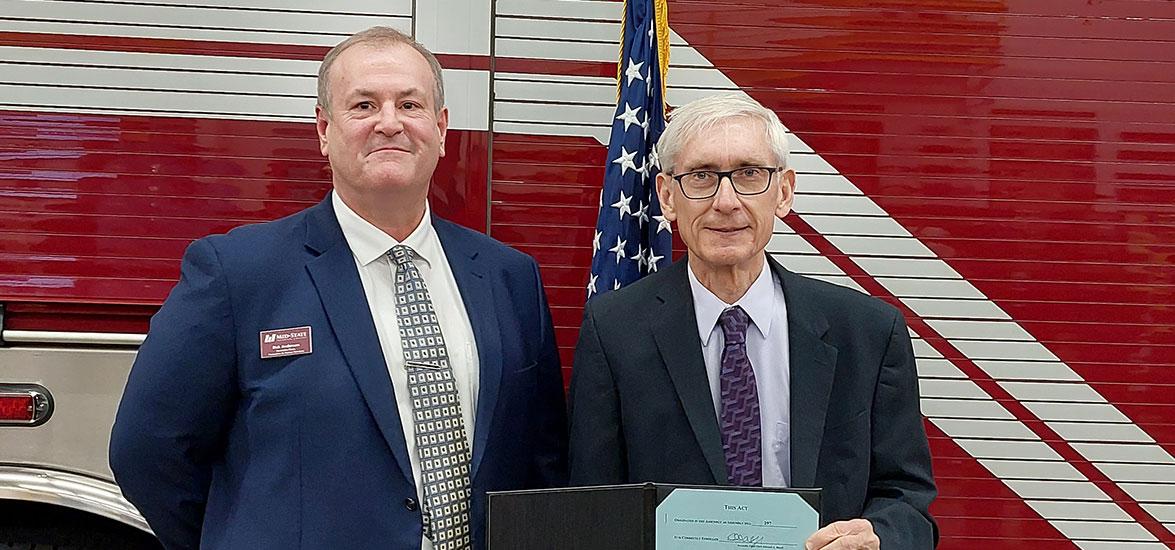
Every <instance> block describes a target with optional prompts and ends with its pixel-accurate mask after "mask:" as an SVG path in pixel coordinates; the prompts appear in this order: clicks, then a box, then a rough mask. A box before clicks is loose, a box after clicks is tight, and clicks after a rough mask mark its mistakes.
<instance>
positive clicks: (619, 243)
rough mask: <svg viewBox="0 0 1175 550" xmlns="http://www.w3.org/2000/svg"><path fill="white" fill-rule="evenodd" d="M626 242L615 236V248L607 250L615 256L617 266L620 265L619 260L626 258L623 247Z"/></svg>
mask: <svg viewBox="0 0 1175 550" xmlns="http://www.w3.org/2000/svg"><path fill="white" fill-rule="evenodd" d="M627 242H628V241H625V240H624V239H621V238H620V237H619V236H617V237H616V246H613V247H612V248H609V249H608V252H611V253H613V254H616V263H617V264H619V263H620V260H621V259H623V258H625V257H626V256H625V254H624V245H625V243H627Z"/></svg>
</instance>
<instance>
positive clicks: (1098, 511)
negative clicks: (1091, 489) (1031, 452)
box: [1026, 463, 1132, 521]
mask: <svg viewBox="0 0 1175 550" xmlns="http://www.w3.org/2000/svg"><path fill="white" fill-rule="evenodd" d="M1043 464H1052V463H1043ZM1026 502H1027V504H1028V505H1029V506H1031V507H1032V509H1033V510H1036V513H1038V514H1040V515H1041V517H1046V518H1064V519H1086V520H1110V521H1132V520H1131V518H1130V515H1129V514H1127V513H1126V512H1125V511H1123V510H1122V509H1121V508H1119V507H1118V506H1117V505H1116V504H1113V503H1110V502H1074V501H1067V500H1028V501H1026Z"/></svg>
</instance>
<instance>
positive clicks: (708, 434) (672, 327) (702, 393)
mask: <svg viewBox="0 0 1175 550" xmlns="http://www.w3.org/2000/svg"><path fill="white" fill-rule="evenodd" d="M685 270H686V261H685V259H682V260H680V261H678V262H677V263H675V264H673V265H672V266H670V267H669V268H668V269H667V270H666V271H667V273H666V274H665V275H666V276H665V277H664V279H665V284H664V286H662V287H661V288H660V289H659V290H658V292H657V301H658V303H657V304H655V306H654V307H655V309H654V310H653V311H651V314H652V315H653V316H654V320H653V323H652V328H653V338H654V340H656V342H657V349H658V350H659V351H660V352H661V358H662V360H664V361H665V368H666V369H668V370H669V377H670V379H672V380H673V386H674V388H675V389H676V390H677V397H678V399H680V400H681V406H682V408H684V409H685V416H686V418H687V419H688V420H689V423H690V427H691V428H692V429H693V432H694V437H695V438H697V440H698V445H699V446H700V447H701V448H702V455H703V456H704V457H705V459H706V463H707V464H708V465H709V466H710V472H711V473H712V474H713V475H714V481H715V482H716V483H720V484H725V483H727V475H726V455H725V454H723V451H722V435H721V434H720V433H719V429H718V417H717V415H716V414H715V412H714V398H713V396H711V395H710V380H709V378H708V377H707V376H706V363H705V361H704V360H703V359H702V351H701V350H702V342H701V340H700V339H699V338H698V324H697V316H696V315H695V313H694V299H693V293H692V292H691V291H690V287H689V278H688V276H687V275H686V272H685Z"/></svg>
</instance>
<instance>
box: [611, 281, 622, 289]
mask: <svg viewBox="0 0 1175 550" xmlns="http://www.w3.org/2000/svg"><path fill="white" fill-rule="evenodd" d="M612 290H620V279H616V280H615V281H612Z"/></svg>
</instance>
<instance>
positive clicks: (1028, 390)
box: [1000, 382, 1104, 403]
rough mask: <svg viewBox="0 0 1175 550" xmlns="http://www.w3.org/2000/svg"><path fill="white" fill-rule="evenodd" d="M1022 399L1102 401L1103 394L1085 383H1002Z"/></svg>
mask: <svg viewBox="0 0 1175 550" xmlns="http://www.w3.org/2000/svg"><path fill="white" fill-rule="evenodd" d="M1000 386H1001V387H1003V388H1004V389H1005V390H1007V392H1008V393H1010V394H1012V397H1015V398H1016V399H1018V400H1020V401H1077V402H1086V403H1102V402H1104V400H1103V399H1102V396H1100V395H1098V393H1097V392H1096V391H1094V390H1093V388H1091V387H1089V386H1087V385H1085V384H1067V383H1053V382H1003V383H1001V384H1000Z"/></svg>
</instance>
